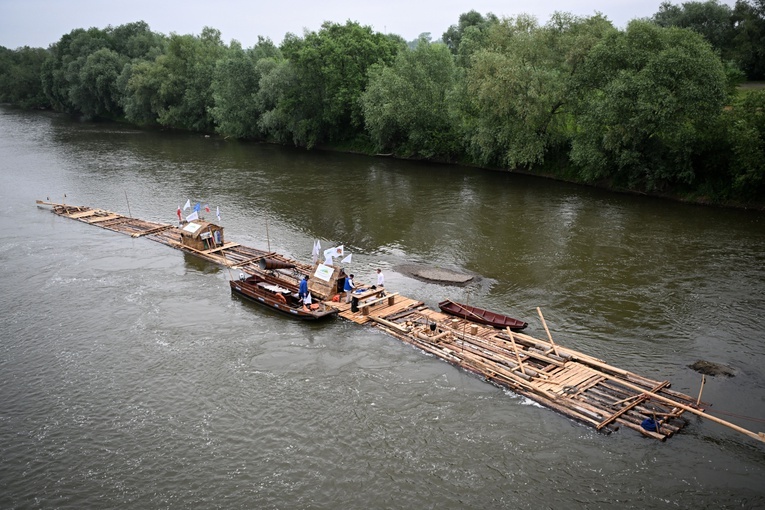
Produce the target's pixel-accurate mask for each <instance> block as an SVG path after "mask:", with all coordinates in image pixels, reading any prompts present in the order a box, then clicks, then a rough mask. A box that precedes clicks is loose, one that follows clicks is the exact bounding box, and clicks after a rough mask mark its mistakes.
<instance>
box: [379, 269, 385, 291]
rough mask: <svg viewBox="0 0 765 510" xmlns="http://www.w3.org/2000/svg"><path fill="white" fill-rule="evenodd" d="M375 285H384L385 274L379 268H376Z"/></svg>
mask: <svg viewBox="0 0 765 510" xmlns="http://www.w3.org/2000/svg"><path fill="white" fill-rule="evenodd" d="M377 286H378V287H385V275H383V272H382V271H381V270H380V269H378V270H377Z"/></svg>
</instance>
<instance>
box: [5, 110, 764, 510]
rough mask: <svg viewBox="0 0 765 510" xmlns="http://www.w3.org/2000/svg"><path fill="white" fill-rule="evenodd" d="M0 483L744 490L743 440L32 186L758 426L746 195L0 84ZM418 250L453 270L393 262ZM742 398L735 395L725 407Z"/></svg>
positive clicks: (260, 502)
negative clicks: (431, 313)
mask: <svg viewBox="0 0 765 510" xmlns="http://www.w3.org/2000/svg"><path fill="white" fill-rule="evenodd" d="M0 133H3V135H2V137H1V138H0V176H2V187H1V188H0V198H1V200H0V208H1V210H0V224H1V225H2V232H3V236H2V240H3V241H2V243H0V261H1V263H2V265H1V266H0V268H1V269H0V271H2V273H1V274H2V279H1V280H0V281H1V282H2V284H0V285H1V286H0V290H1V291H2V292H0V303H2V306H1V307H0V326H2V331H3V335H2V336H1V337H0V458H1V459H2V462H1V463H0V508H226V509H229V508H285V509H287V508H290V509H291V508H317V509H318V508H333V509H334V508H359V509H377V508H475V509H483V508H529V509H539V508H615V507H618V508H640V509H644V508H762V507H765V444H763V443H760V442H758V441H756V440H753V439H751V438H749V437H747V436H744V435H742V434H739V433H738V432H735V431H733V430H731V429H728V428H726V427H723V426H721V425H717V424H714V423H712V422H710V421H708V420H702V419H697V418H696V417H693V416H691V417H690V423H689V425H688V426H687V427H686V429H685V430H683V431H682V432H681V433H680V434H679V435H676V436H675V437H673V438H671V439H669V440H668V441H666V442H664V443H660V442H657V441H654V440H650V439H645V438H643V437H641V436H640V435H639V434H637V433H636V432H634V431H631V430H629V429H622V430H620V431H618V432H616V433H614V434H612V435H610V436H606V435H602V434H599V433H598V432H596V431H595V430H593V429H591V428H589V427H585V426H583V425H580V424H578V423H576V422H573V421H572V420H570V419H568V418H566V417H564V416H561V415H559V414H557V413H555V412H553V411H551V410H548V409H546V408H543V407H540V406H538V405H536V404H533V403H531V402H529V401H528V400H526V399H524V398H521V397H519V396H517V395H515V394H513V393H511V392H508V391H505V390H503V389H500V388H497V387H495V386H492V385H490V384H488V383H486V382H484V381H482V380H480V379H479V378H477V377H476V376H474V375H472V374H469V373H466V372H464V371H461V370H459V369H457V368H455V367H452V366H451V365H448V364H446V363H444V362H442V361H439V360H438V359H436V358H434V357H432V356H429V355H426V354H424V353H423V352H421V351H418V350H417V349H414V348H412V347H411V346H408V345H406V344H403V343H401V342H400V341H398V340H396V339H394V338H392V337H389V336H386V335H385V334H384V333H382V332H379V331H377V330H374V329H370V328H366V327H361V326H358V325H355V324H350V323H347V322H344V321H343V320H340V319H338V320H335V321H331V322H328V323H324V324H317V325H312V324H303V323H296V322H290V321H288V320H287V319H285V318H283V317H281V316H277V315H274V314H272V313H270V312H268V311H265V310H263V309H261V308H258V307H256V306H254V305H252V304H250V303H247V302H243V301H241V300H239V299H237V298H235V297H232V296H231V293H230V291H229V288H228V284H227V280H228V279H229V278H230V275H229V274H228V272H227V271H226V270H224V269H221V268H219V267H217V266H214V265H212V264H209V263H206V262H203V261H200V260H198V259H195V258H194V257H191V256H189V255H185V254H183V253H181V252H179V251H176V250H173V249H171V248H168V247H166V246H164V245H161V244H158V243H153V242H151V241H149V240H146V239H133V238H130V237H129V236H125V235H121V234H116V233H113V232H110V231H107V230H103V229H99V228H96V227H93V226H89V225H85V224H83V223H79V222H75V221H71V220H66V219H63V218H59V217H56V216H55V215H53V214H51V213H50V212H48V211H46V210H42V209H39V208H37V207H36V206H35V203H34V202H35V200H36V199H46V198H50V200H52V201H56V202H61V201H66V203H73V204H83V205H89V206H93V207H100V208H105V209H109V210H113V211H117V212H120V213H123V214H131V215H132V216H135V217H139V218H144V219H147V220H152V221H162V222H168V223H169V222H173V221H175V218H176V217H175V211H176V209H177V207H178V206H179V205H183V204H184V203H185V201H186V200H187V199H191V200H192V202H195V201H202V203H209V204H210V206H211V207H212V210H213V213H212V214H208V216H209V217H214V211H215V207H216V206H219V207H220V211H221V224H222V225H223V226H224V227H225V229H226V236H227V240H229V241H236V242H240V243H241V244H245V245H249V246H254V247H257V248H263V249H265V248H270V249H272V250H275V251H278V252H281V253H283V254H285V255H287V256H291V257H294V258H297V259H300V260H302V261H309V260H310V256H311V255H310V254H311V248H312V246H313V242H314V240H316V239H319V240H320V241H321V244H322V247H324V248H327V247H330V246H333V245H339V244H343V245H344V246H345V249H346V250H347V251H348V252H350V253H352V254H353V257H352V262H351V263H350V264H348V265H347V267H349V268H350V271H351V272H354V273H355V274H356V279H357V280H360V281H362V282H364V281H366V282H373V281H374V271H375V269H376V268H378V267H379V268H382V270H383V271H384V273H385V276H386V282H387V286H388V287H389V288H390V289H391V290H392V291H398V292H400V293H401V294H404V295H407V296H410V297H415V298H418V299H421V300H422V301H424V302H425V303H427V304H429V305H431V306H432V307H435V306H436V303H437V302H438V301H440V300H442V299H445V298H451V299H455V300H458V301H462V302H465V301H467V302H469V303H471V304H475V305H478V306H482V307H484V308H489V309H493V310H497V311H502V312H505V313H507V314H509V315H512V316H514V317H518V318H522V319H524V320H527V321H528V322H529V323H530V326H529V330H528V332H529V334H532V335H535V336H539V337H542V338H544V336H545V333H544V330H543V328H542V327H541V325H540V321H539V319H538V316H537V314H536V307H540V308H541V309H542V311H543V312H544V314H545V319H546V321H547V323H548V325H549V327H550V330H551V333H552V335H553V337H554V338H555V340H556V341H557V342H558V343H559V344H563V345H566V346H568V347H572V348H575V349H578V350H581V351H583V352H585V353H587V354H591V355H595V356H598V357H600V358H602V359H604V360H606V361H607V362H609V363H610V364H612V365H616V366H619V367H621V368H624V369H627V370H631V371H633V372H637V373H639V374H641V375H645V376H647V377H651V378H653V379H657V380H665V379H668V380H670V381H671V382H672V388H673V389H675V390H677V391H681V392H684V393H688V394H690V395H694V396H696V395H697V394H698V392H699V388H700V384H701V375H700V374H698V373H696V372H694V371H693V370H691V369H690V368H688V365H689V364H691V363H693V362H695V361H697V360H699V359H704V360H710V361H714V362H718V363H724V364H726V365H728V366H730V367H732V368H733V369H734V370H735V373H736V375H735V377H731V378H720V377H709V378H708V379H707V383H706V385H705V386H704V390H703V400H705V401H708V402H711V403H712V404H713V408H712V409H713V410H714V411H716V412H718V414H717V415H718V416H719V417H721V418H724V419H727V420H730V421H733V422H734V423H737V424H738V425H740V426H743V427H745V428H748V429H750V430H754V431H760V430H765V423H763V419H765V368H764V367H765V342H764V341H763V336H764V332H765V215H763V214H762V213H757V212H750V211H736V210H724V209H717V208H707V207H699V206H693V205H685V204H678V203H673V202H669V201H664V200H658V199H652V198H646V197H634V196H629V195H620V194H613V193H608V192H604V191H600V190H594V189H590V188H586V187H579V186H574V185H570V184H565V183H560V182H555V181H551V180H546V179H538V178H531V177H525V176H519V175H511V174H507V173H498V172H490V171H481V170H475V169H470V168H461V167H455V166H443V165H433V164H422V163H416V162H406V161H396V160H392V159H385V158H368V157H362V156H355V155H347V154H334V153H325V152H319V151H311V152H305V151H299V150H290V149H285V148H281V147H275V146H270V145H261V144H251V143H237V142H227V141H223V140H220V139H218V138H216V137H209V138H208V137H203V136H199V135H193V134H173V133H163V132H142V131H137V130H134V129H131V128H129V127H124V126H119V125H114V124H92V123H83V122H76V121H73V120H71V119H69V118H68V117H65V116H60V115H56V114H51V113H29V112H21V111H18V110H14V109H10V108H7V107H1V108H0ZM411 264H418V265H426V266H432V267H439V268H445V269H453V270H458V271H461V272H469V273H472V274H475V275H476V279H475V281H474V282H473V283H471V284H470V285H468V286H466V287H453V286H446V285H439V284H434V283H427V282H423V281H420V280H416V279H413V278H411V277H409V276H407V274H406V273H405V272H403V271H402V270H401V268H402V266H405V265H411ZM748 418H757V419H759V420H760V421H759V422H757V421H752V420H750V419H748Z"/></svg>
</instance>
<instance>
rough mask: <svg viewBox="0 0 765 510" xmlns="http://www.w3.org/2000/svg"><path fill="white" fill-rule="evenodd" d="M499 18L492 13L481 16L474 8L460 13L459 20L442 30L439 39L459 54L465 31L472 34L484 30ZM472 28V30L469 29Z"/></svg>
mask: <svg viewBox="0 0 765 510" xmlns="http://www.w3.org/2000/svg"><path fill="white" fill-rule="evenodd" d="M498 21H499V19H498V18H497V17H496V16H495V15H494V14H492V13H488V14H487V15H486V16H483V15H482V14H481V13H479V12H478V11H475V10H471V11H469V12H465V13H463V14H460V18H459V22H458V23H457V24H456V25H452V26H450V27H449V28H448V29H447V30H446V32H444V34H443V36H442V37H441V40H442V41H443V42H444V44H446V46H447V47H448V48H449V50H450V51H451V52H452V54H454V55H459V54H460V46H461V44H462V40H463V38H464V37H465V34H466V33H467V32H471V33H472V34H473V36H475V35H476V34H480V33H483V32H485V31H486V30H487V29H488V28H489V27H490V26H491V25H493V24H495V23H497V22H498ZM471 29H472V30H471Z"/></svg>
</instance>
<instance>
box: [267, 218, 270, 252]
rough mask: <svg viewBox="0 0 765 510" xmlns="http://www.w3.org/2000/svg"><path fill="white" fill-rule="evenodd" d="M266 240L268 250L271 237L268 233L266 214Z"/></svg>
mask: <svg viewBox="0 0 765 510" xmlns="http://www.w3.org/2000/svg"><path fill="white" fill-rule="evenodd" d="M266 242H267V243H268V251H271V237H270V236H269V235H268V216H266Z"/></svg>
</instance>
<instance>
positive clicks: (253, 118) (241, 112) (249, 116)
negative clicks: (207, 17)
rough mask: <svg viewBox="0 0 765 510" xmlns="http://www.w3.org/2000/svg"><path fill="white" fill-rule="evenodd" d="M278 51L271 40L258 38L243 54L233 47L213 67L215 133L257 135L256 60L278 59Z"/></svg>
mask: <svg viewBox="0 0 765 510" xmlns="http://www.w3.org/2000/svg"><path fill="white" fill-rule="evenodd" d="M279 58H281V52H280V51H279V49H278V48H276V47H275V46H274V45H273V43H272V42H271V40H270V39H263V38H259V40H258V44H257V45H256V46H255V47H254V48H253V49H252V50H249V51H244V50H243V49H242V48H241V46H239V45H238V44H232V47H231V49H230V50H229V51H228V52H227V54H226V56H225V57H224V58H222V59H220V60H219V61H218V62H217V64H216V66H215V73H214V77H213V84H212V87H213V99H214V101H215V106H213V107H212V108H211V109H210V113H211V114H212V116H213V119H214V120H215V123H216V131H218V132H219V133H221V134H223V135H227V136H234V137H237V138H245V137H255V136H259V135H260V129H259V127H258V122H259V120H260V116H261V114H262V113H263V110H261V103H260V102H259V101H258V100H257V96H258V92H259V90H260V80H261V78H262V75H261V73H262V71H264V70H267V68H263V67H259V66H258V60H261V59H279Z"/></svg>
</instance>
